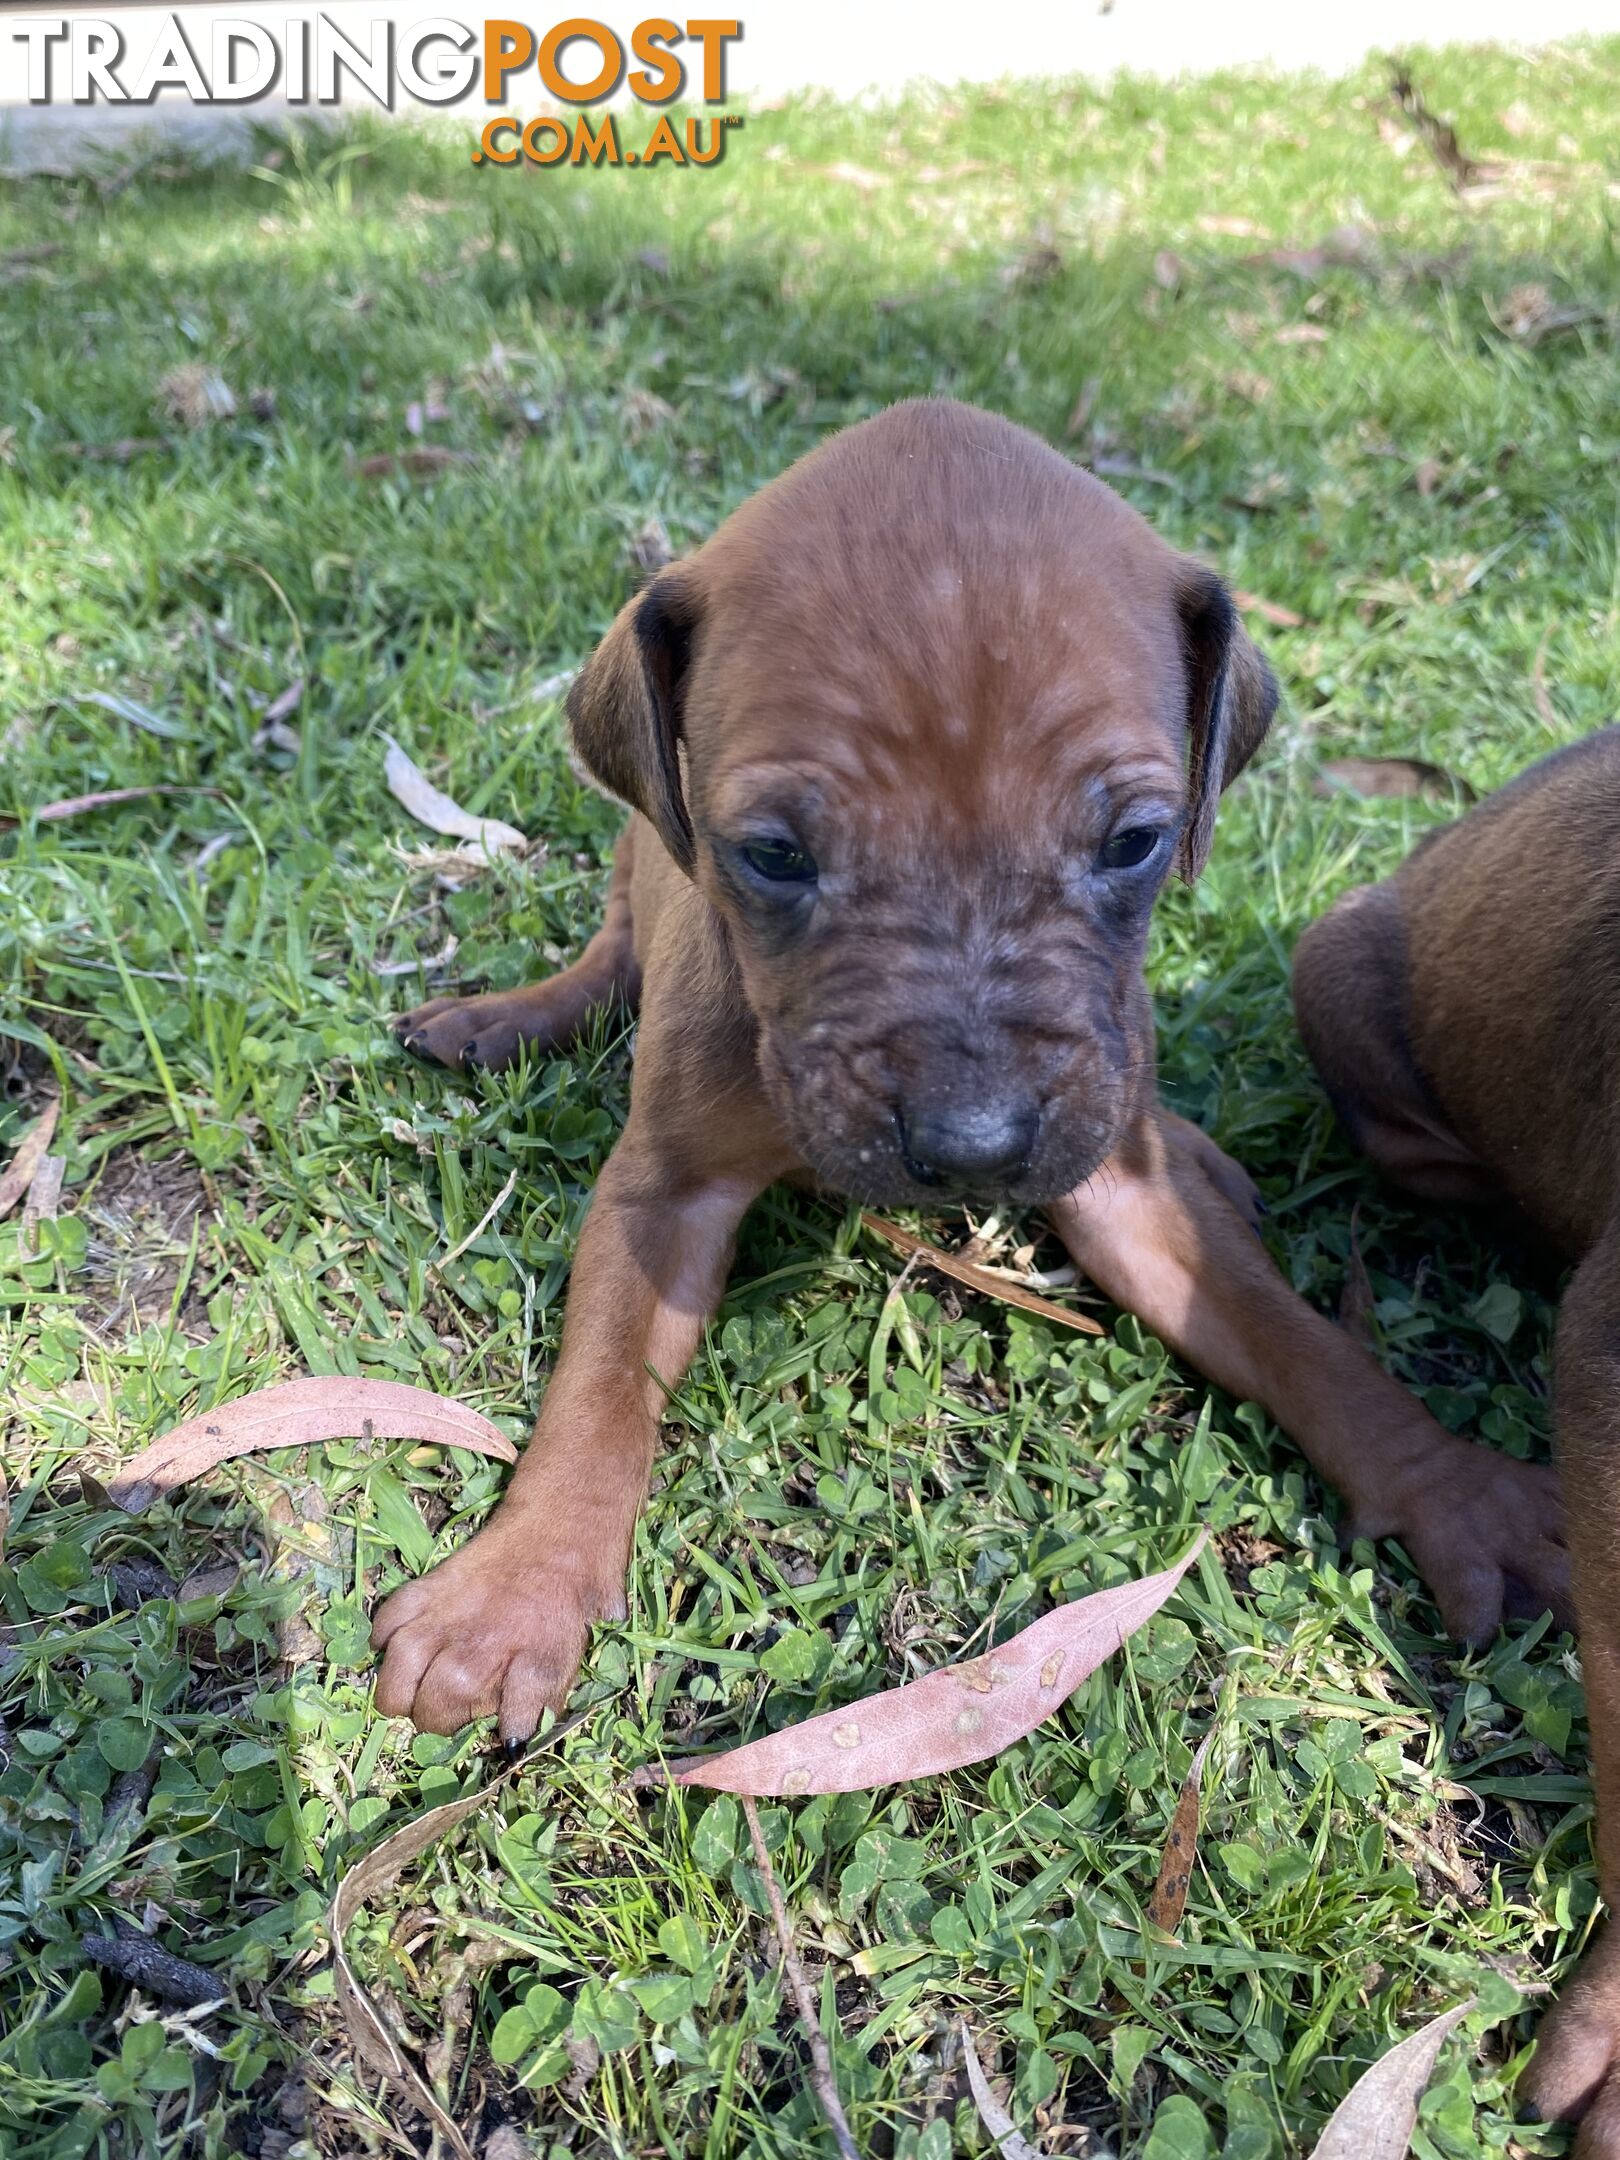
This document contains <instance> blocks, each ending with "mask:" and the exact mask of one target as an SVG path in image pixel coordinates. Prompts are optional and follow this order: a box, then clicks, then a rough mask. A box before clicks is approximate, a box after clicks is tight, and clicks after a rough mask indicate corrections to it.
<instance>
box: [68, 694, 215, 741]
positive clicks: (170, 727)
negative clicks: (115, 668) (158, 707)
mask: <svg viewBox="0 0 1620 2160" xmlns="http://www.w3.org/2000/svg"><path fill="white" fill-rule="evenodd" d="M79 701H80V703H81V704H84V705H99V706H100V707H101V709H102V711H103V712H110V713H111V714H112V715H113V716H114V718H115V719H119V720H127V721H128V722H129V724H130V726H131V727H138V728H140V729H141V730H142V731H143V732H144V733H145V734H148V735H161V736H162V737H163V738H164V740H165V741H166V742H184V741H186V740H187V736H188V730H187V729H185V728H183V727H182V726H181V725H180V723H179V721H178V720H166V719H165V718H164V716H163V715H162V713H155V712H154V711H153V710H152V708H151V706H150V705H143V704H141V702H140V701H139V699H138V698H132V697H121V696H120V695H119V694H118V692H117V691H115V690H83V691H81V692H80V693H79Z"/></svg>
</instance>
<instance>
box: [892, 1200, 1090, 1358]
mask: <svg viewBox="0 0 1620 2160" xmlns="http://www.w3.org/2000/svg"><path fill="white" fill-rule="evenodd" d="M861 1221H862V1222H863V1223H864V1224H865V1225H866V1227H867V1229H868V1230H870V1231H871V1232H872V1234H873V1236H874V1237H880V1238H882V1239H883V1240H884V1242H885V1243H886V1244H889V1245H892V1246H893V1247H894V1249H895V1251H896V1252H903V1253H905V1254H907V1255H908V1256H909V1257H911V1258H914V1259H916V1260H919V1261H920V1262H921V1263H922V1265H923V1266H924V1267H931V1268H933V1269H935V1270H936V1271H937V1272H938V1273H939V1274H941V1275H948V1276H949V1277H950V1278H951V1281H952V1282H959V1283H961V1284H962V1285H963V1287H964V1288H966V1289H968V1290H977V1291H978V1293H979V1295H980V1296H981V1297H988V1298H996V1299H997V1300H999V1302H1000V1303H1001V1304H1003V1305H1016V1306H1017V1307H1018V1309H1019V1311H1020V1312H1029V1313H1039V1314H1040V1316H1041V1318H1042V1319H1043V1320H1055V1321H1056V1322H1057V1324H1058V1326H1059V1327H1068V1328H1076V1329H1078V1331H1079V1332H1080V1333H1081V1334H1082V1335H1101V1334H1103V1333H1104V1332H1105V1330H1104V1329H1103V1328H1102V1326H1101V1325H1100V1324H1099V1323H1098V1322H1097V1321H1095V1320H1093V1319H1092V1317H1091V1315H1090V1314H1089V1313H1083V1312H1076V1311H1075V1310H1074V1308H1073V1307H1072V1306H1069V1305H1055V1304H1054V1303H1053V1302H1052V1300H1051V1299H1050V1298H1043V1297H1039V1296H1037V1295H1036V1293H1035V1292H1034V1291H1033V1290H1026V1289H1024V1288H1023V1286H1022V1285H1021V1284H1019V1283H1015V1282H1009V1281H1008V1280H1007V1278H1006V1277H1005V1276H1004V1275H996V1274H992V1273H991V1271H990V1269H989V1268H983V1267H979V1266H977V1265H976V1264H975V1263H974V1262H973V1261H971V1260H964V1259H962V1258H961V1257H960V1255H959V1254H957V1253H948V1252H941V1251H940V1249H939V1247H938V1246H937V1245H930V1244H929V1242H928V1240H927V1239H926V1238H920V1237H918V1236H916V1235H915V1234H914V1233H913V1232H912V1231H910V1230H903V1229H902V1228H901V1227H900V1225H899V1224H898V1223H896V1222H890V1221H889V1219H888V1217H887V1216H886V1215H872V1214H868V1213H866V1212H864V1211H863V1212H862V1215H861Z"/></svg>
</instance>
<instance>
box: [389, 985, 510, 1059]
mask: <svg viewBox="0 0 1620 2160" xmlns="http://www.w3.org/2000/svg"><path fill="white" fill-rule="evenodd" d="M511 1008H512V999H511V996H510V994H509V993H507V992H505V991H500V990H492V991H486V992H485V994H484V995H483V996H482V997H464V998H456V997H444V998H430V999H429V1000H428V1002H427V1003H426V1004H425V1005H418V1006H417V1007H416V1008H415V1010H414V1011H413V1012H408V1013H401V1014H400V1016H399V1018H398V1019H397V1020H396V1021H395V1022H394V1024H393V1025H394V1033H395V1035H397V1036H398V1038H399V1040H400V1041H401V1042H402V1043H403V1044H404V1046H405V1048H406V1049H407V1050H408V1051H409V1052H410V1053H411V1055H412V1056H413V1057H419V1058H428V1059H430V1060H431V1061H432V1062H433V1063H434V1064H435V1065H448V1066H449V1067H450V1068H451V1069H452V1071H454V1070H458V1069H459V1068H460V1067H462V1066H467V1065H487V1066H489V1067H490V1068H491V1070H499V1068H500V1067H501V1066H503V1065H508V1064H510V1063H511V1061H512V1059H513V1058H514V1057H515V1056H516V1055H517V1049H518V1044H519V1043H520V1042H521V1041H522V1039H523V1037H522V1033H521V1030H520V1028H519V1026H518V1024H517V1020H516V1017H515V1015H514V1014H513V1012H512V1009H511Z"/></svg>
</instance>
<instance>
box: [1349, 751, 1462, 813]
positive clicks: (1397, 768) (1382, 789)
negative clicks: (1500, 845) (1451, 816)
mask: <svg viewBox="0 0 1620 2160" xmlns="http://www.w3.org/2000/svg"><path fill="white" fill-rule="evenodd" d="M1311 792H1312V794H1314V795H1342V794H1349V795H1422V796H1426V797H1428V798H1429V799H1430V800H1431V801H1454V800H1455V799H1457V798H1458V797H1461V799H1462V800H1463V801H1464V802H1472V801H1473V800H1474V798H1475V794H1476V792H1477V791H1476V790H1475V789H1474V788H1472V787H1470V786H1469V784H1468V782H1467V781H1466V780H1463V779H1460V778H1459V777H1458V775H1457V774H1456V773H1450V772H1447V771H1446V769H1445V767H1444V766H1443V765H1431V764H1430V763H1429V761H1428V760H1427V758H1401V757H1343V758H1328V759H1327V760H1326V761H1325V762H1324V763H1323V764H1322V765H1320V766H1318V768H1317V774H1316V778H1315V779H1314V780H1313V781H1312V783H1311Z"/></svg>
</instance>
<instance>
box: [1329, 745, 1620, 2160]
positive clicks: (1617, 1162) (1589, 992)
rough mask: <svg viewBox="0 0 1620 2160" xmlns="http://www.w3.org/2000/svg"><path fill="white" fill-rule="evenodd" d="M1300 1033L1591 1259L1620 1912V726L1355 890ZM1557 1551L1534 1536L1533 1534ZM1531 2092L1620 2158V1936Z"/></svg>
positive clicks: (1611, 1805) (1601, 1813)
mask: <svg viewBox="0 0 1620 2160" xmlns="http://www.w3.org/2000/svg"><path fill="white" fill-rule="evenodd" d="M1294 998H1295V1005H1296V1008H1297V1010H1298V1014H1299V1024H1300V1030H1301V1032H1302V1034H1303V1035H1304V1037H1305V1042H1306V1046H1307V1048H1308V1049H1309V1050H1310V1052H1311V1055H1312V1056H1313V1057H1314V1058H1315V1060H1316V1063H1317V1066H1318V1068H1319V1070H1320V1071H1321V1074H1322V1077H1323V1079H1324V1081H1325V1082H1326V1083H1327V1087H1328V1092H1329V1093H1330V1094H1331V1095H1332V1097H1333V1099H1334V1102H1335V1104H1336V1105H1337V1107H1338V1109H1339V1113H1340V1115H1341V1117H1342V1118H1343V1119H1344V1121H1345V1123H1346V1125H1347V1126H1348V1127H1349V1129H1350V1132H1351V1134H1352V1135H1353V1136H1354V1138H1355V1139H1356V1140H1357V1141H1358V1142H1359V1143H1360V1145H1361V1146H1362V1147H1363V1148H1364V1149H1365V1150H1366V1152H1367V1153H1368V1154H1369V1155H1370V1156H1371V1157H1372V1159H1373V1160H1374V1161H1375V1162H1376V1163H1378V1164H1379V1165H1380V1167H1381V1168H1382V1169H1384V1170H1385V1171H1386V1172H1387V1173H1388V1174H1389V1175H1390V1176H1391V1177H1393V1178H1395V1179H1396V1180H1398V1181H1399V1182H1400V1183H1401V1184H1403V1185H1405V1186H1406V1187H1407V1188H1408V1189H1409V1190H1410V1191H1413V1192H1416V1193H1419V1194H1421V1195H1423V1197H1425V1198H1426V1199H1431V1200H1440V1201H1485V1202H1503V1201H1505V1202H1510V1203H1512V1205H1513V1206H1514V1207H1515V1208H1516V1209H1517V1210H1518V1211H1519V1212H1520V1213H1521V1214H1522V1215H1523V1216H1525V1217H1526V1218H1528V1220H1529V1221H1530V1223H1531V1224H1533V1225H1534V1226H1535V1228H1537V1229H1538V1230H1539V1231H1540V1232H1541V1233H1542V1234H1543V1235H1544V1236H1545V1237H1546V1238H1547V1239H1548V1240H1549V1241H1550V1242H1551V1243H1552V1244H1553V1245H1554V1246H1555V1247H1557V1248H1558V1249H1560V1250H1561V1251H1562V1252H1563V1253H1565V1254H1566V1255H1567V1256H1569V1257H1571V1258H1574V1259H1578V1260H1579V1261H1580V1265H1579V1267H1577V1269H1576V1270H1575V1273H1574V1275H1573V1277H1572V1278H1571V1280H1570V1283H1569V1287H1568V1289H1567V1290H1566V1291H1565V1294H1564V1298H1563V1302H1562V1304H1561V1306H1560V1308H1559V1314H1558V1335H1557V1341H1556V1344H1555V1349H1554V1360H1553V1415H1554V1423H1555V1426H1556V1433H1557V1451H1558V1462H1559V1468H1560V1471H1561V1473H1562V1476H1563V1482H1564V1489H1565V1491H1566V1492H1567V1493H1568V1495H1569V1500H1570V1506H1569V1511H1568V1513H1569V1542H1570V1546H1571V1549H1572V1551H1573V1555H1574V1561H1575V1597H1576V1604H1577V1608H1578V1611H1579V1619H1580V1635H1581V1668H1582V1672H1583V1674H1584V1677H1585V1680H1586V1695H1587V1709H1588V1715H1589V1718H1590V1722H1591V1733H1592V1767H1593V1772H1594V1776H1595V1781H1596V1785H1597V1801H1598V1819H1597V1858H1598V1879H1599V1883H1600V1885H1601V1888H1602V1891H1603V1895H1604V1898H1605V1900H1606V1902H1607V1903H1608V1905H1609V1908H1610V1910H1611V1912H1613V1911H1614V1910H1615V1909H1616V1908H1617V1906H1620V1583H1617V1568H1620V728H1607V729H1605V730H1603V732H1602V733H1600V734H1597V735H1593V736H1591V737H1589V738H1588V739H1587V740H1586V741H1585V742H1582V743H1577V744H1575V745H1574V746H1573V747H1571V748H1570V749H1567V750H1561V751H1558V752H1556V753H1555V754H1554V755H1553V756H1552V757H1549V758H1544V759H1543V760H1542V762H1541V763H1540V764H1539V765H1534V766H1532V767H1531V768H1530V770H1529V771H1528V772H1527V773H1524V774H1522V775H1521V776H1520V778H1519V779H1517V780H1515V781H1514V782H1513V783H1512V785H1511V786H1510V787H1506V788H1504V789H1503V790H1502V791H1501V793H1500V794H1499V795H1494V796H1492V798H1491V799H1490V801H1489V802H1487V803H1485V804H1483V805H1482V806H1481V807H1480V808H1479V809H1478V810H1475V811H1473V812H1471V813H1470V814H1469V816H1467V817H1465V818H1463V819H1462V820H1461V821H1460V822H1459V823H1458V824H1456V825H1452V826H1448V827H1447V828H1446V829H1445V830H1444V831H1442V832H1440V833H1437V834H1434V835H1433V836H1432V837H1431V838H1430V839H1428V840H1426V841H1425V842H1424V843H1423V845H1422V846H1421V847H1419V848H1418V849H1417V850H1416V852H1415V853H1414V854H1413V855H1412V856H1411V857H1410V858H1409V859H1408V860H1407V861H1406V862H1405V863H1403V864H1402V866H1401V868H1400V869H1399V870H1398V871H1397V872H1396V874H1395V876H1394V877H1392V878H1391V879H1389V880H1388V882H1387V883H1385V884H1383V885H1370V886H1363V887H1361V888H1360V889H1359V890H1357V891H1355V892H1352V893H1347V894H1346V895H1345V897H1344V898H1343V899H1342V900H1341V901H1339V903H1338V905H1337V906H1336V907H1335V908H1333V910H1332V911H1331V912H1330V913H1329V914H1327V915H1326V916H1324V917H1323V919H1322V920H1321V921H1320V922H1319V923H1316V924H1313V925H1312V927H1311V928H1310V929H1309V930H1308V931H1307V932H1306V933H1305V935H1304V937H1303V938H1302V939H1301V940H1300V944H1299V949H1298V952H1297V954H1296V956H1295V961H1294ZM1523 1532H1524V1534H1525V1535H1527V1536H1534V1535H1536V1534H1537V1526H1536V1525H1535V1524H1534V1523H1533V1522H1526V1523H1525V1524H1524V1525H1523ZM1525 2089H1526V2093H1527V2096H1528V2097H1530V2098H1531V2099H1532V2100H1533V2101H1534V2102H1535V2104H1536V2105H1537V2106H1538V2107H1539V2108H1541V2109H1542V2110H1543V2112H1545V2113H1546V2114H1548V2115H1575V2116H1581V2117H1584V2120H1583V2123H1582V2128H1581V2131H1580V2135H1579V2137H1578V2139H1577V2141H1576V2146H1575V2150H1576V2153H1577V2155H1578V2156H1579V2160H1620V1931H1617V1930H1616V1926H1615V1922H1614V1921H1613V1920H1612V1919H1611V1920H1610V1922H1609V1923H1608V1930H1607V1932H1606V1933H1605V1934H1604V1935H1603V1936H1602V1937H1601V1938H1600V1939H1599V1942H1598V1945H1597V1947H1596V1949H1595V1950H1593V1951H1592V1952H1591V1953H1590V1954H1589V1956H1588V1957H1587V1959H1586V1962H1585V1964H1584V1965H1583V1966H1582V1968H1581V1971H1580V1973H1579V1975H1578V1976H1577V1978H1576V1980H1575V1982H1574V1984H1573V1985H1572V1986H1571V1987H1570V1988H1569V1989H1568V1990H1566V1992H1565V1994H1564V1996H1563V1998H1562V2000H1561V2001H1560V2003H1559V2005H1558V2008H1557V2009H1556V2010H1555V2011H1554V2012H1553V2015H1552V2017H1551V2018H1550V2019H1549V2020H1548V2022H1547V2024H1546V2025H1545V2026H1544V2027H1543V2030H1542V2033H1541V2036H1540V2040H1539V2042H1538V2045H1537V2049H1536V2055H1535V2059H1534V2061H1533V2062H1532V2063H1531V2066H1530V2073H1529V2077H1528V2079H1527V2082H1526V2088H1525Z"/></svg>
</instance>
